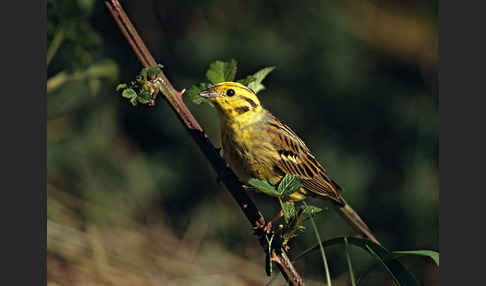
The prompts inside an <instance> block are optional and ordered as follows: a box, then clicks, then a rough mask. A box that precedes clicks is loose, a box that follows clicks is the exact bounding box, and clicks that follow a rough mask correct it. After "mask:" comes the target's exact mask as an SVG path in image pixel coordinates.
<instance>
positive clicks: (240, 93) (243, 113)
mask: <svg viewBox="0 0 486 286" xmlns="http://www.w3.org/2000/svg"><path fill="white" fill-rule="evenodd" d="M200 95H201V96H202V97H205V98H207V99H208V100H209V101H210V102H212V103H213V104H214V105H215V106H216V109H217V110H218V113H219V115H220V116H221V117H223V119H230V120H234V119H237V118H241V119H243V118H246V117H250V115H252V114H253V115H254V114H255V113H259V112H261V111H262V110H263V108H262V106H261V104H260V101H259V100H258V97H257V96H256V94H255V93H254V92H253V91H252V90H251V89H249V88H248V87H246V86H244V85H243V84H241V83H237V82H222V83H218V84H216V85H214V86H213V87H211V88H209V89H207V90H204V91H202V92H201V93H200Z"/></svg>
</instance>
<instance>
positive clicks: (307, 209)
mask: <svg viewBox="0 0 486 286" xmlns="http://www.w3.org/2000/svg"><path fill="white" fill-rule="evenodd" d="M323 211H324V210H323V209H321V208H319V207H316V206H313V205H308V204H305V206H304V209H302V211H301V212H300V213H299V216H301V217H302V221H305V220H307V219H309V218H311V217H315V216H316V215H318V214H320V213H321V212H323Z"/></svg>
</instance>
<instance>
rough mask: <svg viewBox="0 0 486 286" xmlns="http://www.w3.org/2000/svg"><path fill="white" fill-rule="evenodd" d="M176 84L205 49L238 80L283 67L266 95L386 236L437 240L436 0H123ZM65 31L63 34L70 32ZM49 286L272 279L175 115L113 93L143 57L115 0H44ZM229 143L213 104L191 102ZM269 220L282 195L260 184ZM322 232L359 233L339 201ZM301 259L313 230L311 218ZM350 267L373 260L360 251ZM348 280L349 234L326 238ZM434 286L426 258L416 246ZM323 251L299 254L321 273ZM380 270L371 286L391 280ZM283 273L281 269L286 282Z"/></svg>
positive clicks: (184, 80)
mask: <svg viewBox="0 0 486 286" xmlns="http://www.w3.org/2000/svg"><path fill="white" fill-rule="evenodd" d="M123 4H124V7H125V8H126V10H127V12H128V14H129V16H130V17H131V19H132V20H133V22H134V24H135V26H136V27H137V29H138V30H139V32H140V34H141V36H142V38H143V39H144V40H145V42H146V43H147V45H148V47H149V49H150V50H151V52H152V53H153V55H154V56H155V58H156V59H157V60H158V61H159V62H160V63H162V64H163V65H164V71H165V73H166V75H167V76H168V77H169V79H170V80H171V81H172V83H173V84H174V85H175V86H176V88H178V89H182V88H186V89H187V88H189V87H190V86H191V85H192V84H196V83H198V82H200V81H202V80H204V74H205V71H206V68H207V66H208V65H209V63H210V62H212V61H214V60H217V59H220V60H229V59H231V58H235V59H236V60H237V61H238V62H239V73H238V75H237V77H243V76H246V75H247V74H248V73H253V72H255V71H256V70H258V69H260V68H262V67H265V66H271V65H275V66H276V67H277V69H276V70H275V71H273V72H272V73H271V74H270V76H269V77H268V78H267V79H266V80H265V82H264V84H265V85H266V86H267V90H265V91H262V92H261V93H259V96H260V98H261V100H262V102H263V104H264V106H265V107H266V108H268V109H269V110H271V111H272V113H274V114H275V115H276V116H277V117H279V118H280V119H282V120H283V121H285V122H287V123H288V124H289V125H290V126H292V128H293V129H294V130H295V131H296V132H297V133H298V134H299V135H300V136H301V137H302V138H303V139H304V140H305V141H306V142H307V145H308V146H309V147H310V148H311V149H312V150H313V152H314V153H315V154H316V156H317V157H318V158H319V159H320V161H321V162H322V163H324V164H325V165H326V167H327V170H328V172H329V173H330V175H331V176H332V177H333V178H334V179H335V180H336V181H337V182H338V183H339V184H340V185H342V186H343V187H344V193H343V195H344V196H345V198H346V199H347V200H348V201H349V202H350V204H351V205H352V206H353V207H354V208H355V209H356V210H357V211H358V212H359V213H360V214H361V216H362V217H363V218H364V219H365V221H366V222H367V223H368V225H369V226H370V227H371V228H372V230H373V231H374V232H375V233H376V235H377V237H378V239H380V240H381V241H382V243H383V244H384V245H385V246H386V247H387V248H389V249H391V250H412V249H434V250H438V240H439V237H438V227H439V222H438V214H439V209H438V206H439V199H438V197H439V194H438V159H437V158H438V141H437V138H438V129H439V121H438V97H437V68H438V25H437V10H438V2H437V1H392V2H390V1H299V2H295V1H205V2H204V3H199V2H192V1H171V2H169V3H166V2H164V1H125V2H123ZM59 35H61V36H59ZM55 38H56V39H61V40H60V45H59V48H58V49H57V52H56V53H55V55H54V56H53V57H52V61H50V62H49V64H48V70H47V78H48V84H47V97H48V116H47V117H48V118H47V120H48V121H47V129H48V136H47V140H48V141H47V148H48V150H47V173H48V174H47V175H48V177H47V194H48V202H47V203H48V249H47V261H48V268H47V269H48V282H52V283H57V284H59V285H65V284H71V283H74V282H79V284H89V285H93V284H95V283H100V284H104V285H106V284H117V285H134V284H136V285H138V284H142V285H147V284H148V285H150V283H152V284H154V285H159V284H160V285H168V284H170V285H190V284H195V285H202V284H208V285H215V284H220V285H228V284H231V285H247V284H255V285H262V284H263V283H265V282H266V281H268V278H267V277H265V274H264V254H263V253H262V251H261V249H260V247H259V245H258V244H257V243H256V240H255V239H254V237H253V236H252V235H251V232H250V230H249V224H248V223H247V221H246V220H245V218H244V217H243V215H242V214H241V212H240V211H239V210H238V209H237V207H236V204H235V203H234V202H233V201H232V198H231V197H230V196H229V195H228V194H227V192H226V191H225V190H224V189H223V188H222V187H221V186H219V185H218V184H217V183H216V181H215V174H214V172H213V171H212V170H210V167H209V164H208V163H207V161H206V159H205V158H204V157H203V156H202V154H201V153H200V151H198V150H197V147H196V145H195V144H194V143H193V142H192V141H191V139H190V137H189V136H188V135H187V134H186V131H184V130H183V128H181V125H180V124H179V122H178V120H177V119H176V118H175V116H174V114H173V112H172V111H171V110H170V108H169V107H168V106H167V105H166V104H165V102H163V101H160V102H159V104H158V105H157V106H156V107H155V108H149V107H142V106H138V107H136V108H133V107H131V106H130V105H129V104H128V102H127V101H126V100H122V98H121V97H120V96H119V95H118V94H117V93H116V92H115V90H114V87H115V86H116V84H117V83H119V82H127V81H130V80H132V79H133V78H134V76H135V75H136V74H137V73H138V71H139V70H140V68H141V66H140V64H139V63H138V61H137V59H136V57H135V56H134V54H133V53H132V51H131V50H130V48H129V46H128V44H127V43H126V40H125V39H124V38H123V37H122V35H121V33H120V32H119V31H118V29H117V27H116V25H115V24H114V22H113V20H112V18H111V15H110V14H109V13H108V11H107V9H106V8H105V7H104V6H103V3H102V1H89V0H78V1H48V42H49V43H48V44H49V45H48V60H49V51H53V50H54V49H52V46H54V45H53V43H55V42H56V41H57V40H54V39H55ZM186 104H188V107H189V108H190V109H191V111H193V113H194V115H195V116H196V118H197V119H198V120H199V121H200V123H201V125H202V126H203V127H204V128H205V130H206V131H207V133H208V134H209V136H210V138H211V139H212V140H213V142H214V143H215V144H216V145H219V126H218V122H217V117H216V115H215V114H214V110H212V109H211V108H210V107H209V106H207V105H195V104H193V103H191V102H190V100H188V99H187V100H186ZM253 197H254V198H255V200H256V202H257V204H258V205H259V207H261V209H262V210H263V211H264V213H265V215H266V216H267V217H271V216H272V215H273V214H274V213H275V211H276V209H277V207H278V205H277V203H276V202H275V201H274V200H273V199H271V198H267V197H264V196H262V195H253ZM316 221H317V223H318V225H319V229H320V233H321V237H323V238H332V237H335V236H342V235H344V234H347V233H348V229H347V227H346V226H345V225H344V224H343V222H342V220H341V219H340V218H339V217H337V216H336V215H335V214H334V213H333V212H329V213H326V214H323V215H321V216H320V217H318V218H317V220H316ZM308 226H309V227H308V230H307V231H306V232H305V234H303V235H301V237H299V238H297V239H296V240H295V241H294V242H293V243H292V246H293V248H292V250H291V255H295V254H298V253H300V252H301V251H302V250H303V249H306V248H308V247H310V246H312V245H314V244H315V237H314V235H313V233H312V231H311V230H310V225H308ZM352 255H353V263H354V265H355V270H356V271H357V272H358V273H362V272H363V270H364V269H366V267H367V266H368V265H369V263H371V260H370V258H369V257H368V256H367V255H366V254H364V253H363V252H362V251H360V250H355V251H353V252H352ZM328 259H329V262H330V267H331V272H332V274H333V277H335V278H336V279H337V281H336V284H338V285H339V283H344V284H341V285H345V283H346V282H345V281H346V279H347V274H346V271H347V268H346V264H345V259H344V255H343V251H342V248H339V247H335V248H329V250H328ZM403 262H404V263H405V265H407V267H408V268H409V269H410V270H411V271H412V272H413V273H415V274H416V276H417V278H418V279H419V280H420V281H421V282H422V283H423V285H438V283H439V282H438V269H437V268H436V267H435V266H434V265H433V264H432V263H430V261H428V260H423V259H420V258H405V259H404V260H403ZM321 264H322V263H321V258H320V256H319V254H318V252H316V253H314V254H313V255H311V256H309V257H308V258H306V259H304V260H303V261H300V262H298V263H296V267H297V269H298V270H299V271H300V272H301V273H302V275H303V276H304V278H305V279H306V281H309V283H308V284H310V285H312V282H311V281H314V280H315V281H316V282H317V281H323V274H322V265H321ZM385 277H386V275H385V274H383V272H382V271H381V270H378V271H376V272H374V274H372V275H371V276H370V277H369V281H366V282H367V283H365V284H367V285H376V284H378V285H382V284H383V283H384V282H383V281H384V280H385V279H387V282H385V283H388V284H390V283H391V281H389V279H388V278H385ZM278 283H280V284H282V280H279V281H278V282H277V283H276V284H278Z"/></svg>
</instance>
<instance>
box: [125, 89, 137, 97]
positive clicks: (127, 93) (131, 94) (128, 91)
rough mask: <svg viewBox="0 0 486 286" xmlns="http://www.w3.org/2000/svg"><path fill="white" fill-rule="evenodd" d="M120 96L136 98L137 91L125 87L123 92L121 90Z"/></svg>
mask: <svg viewBox="0 0 486 286" xmlns="http://www.w3.org/2000/svg"><path fill="white" fill-rule="evenodd" d="M122 96H123V97H125V98H132V99H133V98H136V97H137V93H136V92H135V90H133V89H131V88H127V89H124V90H123V92H122Z"/></svg>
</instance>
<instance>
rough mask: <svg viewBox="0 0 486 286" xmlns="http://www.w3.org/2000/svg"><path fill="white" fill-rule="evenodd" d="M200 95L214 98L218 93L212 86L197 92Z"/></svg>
mask: <svg viewBox="0 0 486 286" xmlns="http://www.w3.org/2000/svg"><path fill="white" fill-rule="evenodd" d="M199 95H200V96H202V97H204V98H208V99H209V98H214V97H216V96H218V93H217V92H215V91H214V89H213V88H208V89H206V90H203V91H201V92H200V93H199Z"/></svg>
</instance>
